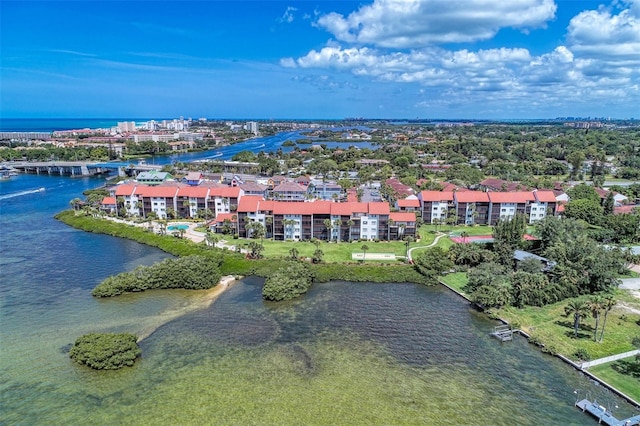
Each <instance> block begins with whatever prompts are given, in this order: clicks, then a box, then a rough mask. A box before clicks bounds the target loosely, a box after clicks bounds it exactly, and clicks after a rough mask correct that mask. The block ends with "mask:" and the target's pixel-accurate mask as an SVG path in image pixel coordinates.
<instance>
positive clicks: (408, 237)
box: [404, 235, 413, 262]
mask: <svg viewBox="0 0 640 426" xmlns="http://www.w3.org/2000/svg"><path fill="white" fill-rule="evenodd" d="M404 241H405V251H404V258H405V261H406V262H409V244H411V243H412V242H413V237H412V236H411V235H407V236H406V237H404Z"/></svg>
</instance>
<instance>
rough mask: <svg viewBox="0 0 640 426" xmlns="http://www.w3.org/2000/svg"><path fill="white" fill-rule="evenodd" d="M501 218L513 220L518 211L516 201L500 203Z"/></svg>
mask: <svg viewBox="0 0 640 426" xmlns="http://www.w3.org/2000/svg"><path fill="white" fill-rule="evenodd" d="M499 206H500V207H499V208H500V219H506V220H511V219H512V218H513V217H514V216H515V215H516V212H517V211H518V207H517V204H516V203H499Z"/></svg>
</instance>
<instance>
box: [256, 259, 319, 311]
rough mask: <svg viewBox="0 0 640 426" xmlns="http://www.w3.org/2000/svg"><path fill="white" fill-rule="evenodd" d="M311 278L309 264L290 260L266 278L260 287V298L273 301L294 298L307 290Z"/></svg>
mask: <svg viewBox="0 0 640 426" xmlns="http://www.w3.org/2000/svg"><path fill="white" fill-rule="evenodd" d="M313 278H314V274H313V272H312V271H311V268H310V267H309V265H306V264H304V263H301V262H290V263H289V264H288V265H286V266H283V267H281V268H280V269H278V270H276V271H275V272H274V273H273V274H272V275H271V276H270V277H269V278H267V280H266V281H265V283H264V286H263V287H262V298H263V299H265V300H271V301H274V302H279V301H283V300H291V299H295V298H296V297H299V296H301V295H303V294H305V293H306V292H307V291H309V289H310V288H311V284H312V283H313Z"/></svg>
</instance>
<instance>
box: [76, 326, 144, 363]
mask: <svg viewBox="0 0 640 426" xmlns="http://www.w3.org/2000/svg"><path fill="white" fill-rule="evenodd" d="M137 339H138V338H137V337H136V336H135V335H133V334H129V333H119V334H118V333H90V334H86V335H84V336H81V337H79V338H78V339H77V340H76V342H75V344H74V345H73V347H72V348H71V350H70V351H69V356H70V357H71V359H72V360H74V361H76V362H77V363H79V364H83V365H86V366H88V367H91V368H93V369H95V370H118V369H120V368H122V367H125V366H129V367H130V366H132V365H133V364H134V362H135V360H136V358H138V357H139V356H140V355H141V354H142V351H141V350H140V347H139V346H138V343H137V342H136V341H137Z"/></svg>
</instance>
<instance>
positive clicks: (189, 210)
mask: <svg viewBox="0 0 640 426" xmlns="http://www.w3.org/2000/svg"><path fill="white" fill-rule="evenodd" d="M182 206H183V207H184V208H185V209H187V217H191V201H189V200H184V201H183V202H182Z"/></svg>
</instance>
